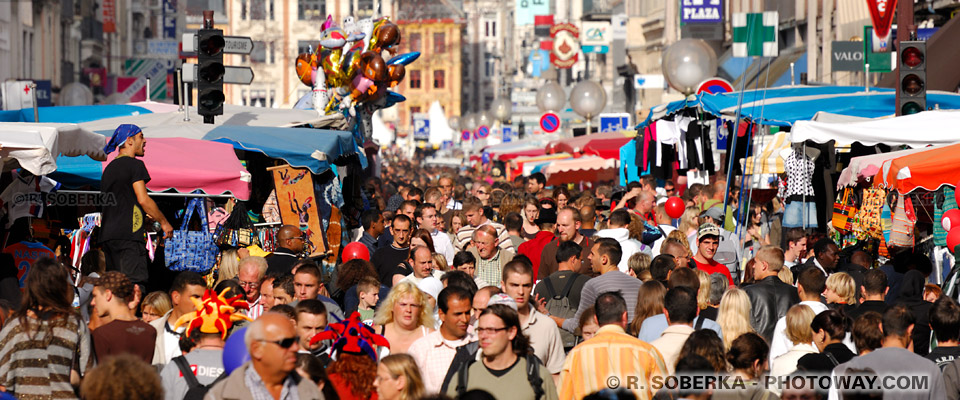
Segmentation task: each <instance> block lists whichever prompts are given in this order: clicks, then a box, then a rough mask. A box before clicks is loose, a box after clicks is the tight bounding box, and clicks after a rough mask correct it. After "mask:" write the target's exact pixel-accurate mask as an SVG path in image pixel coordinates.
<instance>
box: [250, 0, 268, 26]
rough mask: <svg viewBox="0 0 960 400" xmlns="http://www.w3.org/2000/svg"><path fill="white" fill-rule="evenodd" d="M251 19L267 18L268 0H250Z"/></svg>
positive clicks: (260, 19)
mask: <svg viewBox="0 0 960 400" xmlns="http://www.w3.org/2000/svg"><path fill="white" fill-rule="evenodd" d="M250 19H252V20H255V21H262V20H265V19H267V1H266V0H250Z"/></svg>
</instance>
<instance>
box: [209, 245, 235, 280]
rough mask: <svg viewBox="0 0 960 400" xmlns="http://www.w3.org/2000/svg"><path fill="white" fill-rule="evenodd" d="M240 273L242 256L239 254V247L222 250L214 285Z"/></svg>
mask: <svg viewBox="0 0 960 400" xmlns="http://www.w3.org/2000/svg"><path fill="white" fill-rule="evenodd" d="M237 275H240V257H238V256H237V249H227V250H224V251H222V252H220V269H219V272H218V273H217V281H216V282H214V284H213V286H217V285H219V284H220V282H223V281H225V280H227V279H233V278H236V277H237Z"/></svg>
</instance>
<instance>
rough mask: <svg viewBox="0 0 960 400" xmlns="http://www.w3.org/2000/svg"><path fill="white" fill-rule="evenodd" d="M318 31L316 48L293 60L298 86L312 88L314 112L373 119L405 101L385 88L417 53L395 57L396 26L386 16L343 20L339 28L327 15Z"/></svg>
mask: <svg viewBox="0 0 960 400" xmlns="http://www.w3.org/2000/svg"><path fill="white" fill-rule="evenodd" d="M322 28H323V33H322V35H321V38H320V46H319V47H318V48H316V49H311V50H312V51H310V52H309V53H302V54H300V55H299V56H297V61H296V66H295V68H296V72H297V77H299V79H300V82H303V84H304V85H307V86H309V87H311V88H312V89H313V93H312V96H313V97H312V99H311V100H312V105H313V109H314V110H317V112H319V113H320V114H321V115H329V114H334V113H344V114H345V115H346V114H347V113H349V116H351V117H356V116H357V111H358V110H359V111H361V113H362V114H369V115H372V112H373V111H375V110H377V109H381V108H387V107H390V106H392V105H394V104H396V103H399V102H402V101H404V100H405V98H404V97H403V96H401V95H400V94H398V93H396V92H393V91H391V90H389V89H388V88H391V87H395V86H397V85H398V84H399V83H400V82H401V81H402V80H403V78H404V75H405V74H406V70H405V66H406V65H409V64H410V63H412V62H413V61H414V60H416V59H417V58H418V57H420V53H419V52H412V53H406V54H399V55H398V54H397V51H398V45H399V44H400V28H399V27H398V26H397V24H395V23H393V22H391V21H390V19H389V18H386V17H381V18H376V19H373V18H365V19H361V20H359V21H357V20H354V18H353V17H351V16H348V17H345V18H344V19H343V21H342V23H341V25H340V26H338V25H337V24H336V23H335V22H334V21H333V17H331V16H327V20H326V21H325V22H324V23H323V26H322ZM386 55H389V56H390V58H389V60H388V61H384V57H385V56H386Z"/></svg>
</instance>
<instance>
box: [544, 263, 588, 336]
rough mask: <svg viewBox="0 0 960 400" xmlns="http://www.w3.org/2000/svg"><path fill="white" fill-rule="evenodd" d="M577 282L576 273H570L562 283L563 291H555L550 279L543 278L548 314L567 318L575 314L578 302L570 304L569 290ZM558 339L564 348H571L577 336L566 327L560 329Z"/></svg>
mask: <svg viewBox="0 0 960 400" xmlns="http://www.w3.org/2000/svg"><path fill="white" fill-rule="evenodd" d="M576 282H577V274H572V275H570V278H569V279H567V283H566V284H565V285H563V291H561V292H560V293H557V291H556V289H554V287H553V283H552V282H551V281H550V278H547V279H544V280H543V281H541V283H543V284H544V288H546V290H547V296H548V297H547V311H550V315H556V316H557V317H560V318H563V319H567V318H573V317H575V316H576V315H577V307H579V306H580V305H579V304H570V298H569V296H570V290H572V289H573V284H574V283H576ZM560 339H561V340H562V341H563V347H564V348H567V349H569V348H571V347H573V346H576V344H577V337H576V336H574V335H573V333H570V332H569V331H567V330H566V329H560Z"/></svg>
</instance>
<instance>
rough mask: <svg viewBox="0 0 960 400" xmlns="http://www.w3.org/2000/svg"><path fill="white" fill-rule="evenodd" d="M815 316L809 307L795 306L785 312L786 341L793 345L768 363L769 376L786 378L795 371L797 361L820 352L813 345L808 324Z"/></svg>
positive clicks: (811, 332)
mask: <svg viewBox="0 0 960 400" xmlns="http://www.w3.org/2000/svg"><path fill="white" fill-rule="evenodd" d="M816 316H817V314H815V313H814V312H813V309H812V308H810V306H807V305H805V304H797V305H795V306H793V307H790V310H788V311H787V339H790V341H791V342H793V343H794V345H793V346H792V347H790V350H788V351H787V352H786V353H784V354H783V355H781V356H779V357H777V358H775V359H773V360H771V361H770V375H772V376H784V377H785V376H787V375H789V374H791V373H793V372H794V371H796V370H797V361H799V360H800V357H803V356H805V355H807V354H816V353H819V352H820V350H819V349H817V348H816V347H814V345H813V328H811V327H810V323H811V322H813V318H814V317H816Z"/></svg>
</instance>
